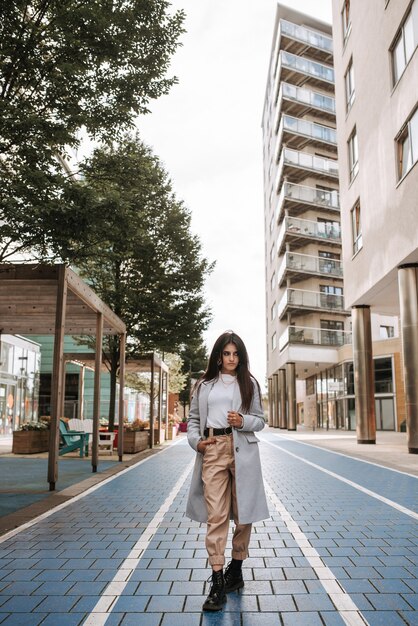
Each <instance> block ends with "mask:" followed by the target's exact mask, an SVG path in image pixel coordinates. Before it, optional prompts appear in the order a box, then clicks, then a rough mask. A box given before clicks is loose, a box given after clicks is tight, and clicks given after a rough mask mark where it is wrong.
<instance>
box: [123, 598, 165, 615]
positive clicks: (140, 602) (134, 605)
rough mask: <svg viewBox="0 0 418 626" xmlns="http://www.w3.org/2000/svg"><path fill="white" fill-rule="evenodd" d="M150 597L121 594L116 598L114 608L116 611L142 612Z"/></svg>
mask: <svg viewBox="0 0 418 626" xmlns="http://www.w3.org/2000/svg"><path fill="white" fill-rule="evenodd" d="M149 599H150V598H149V596H121V597H120V598H118V599H117V600H116V602H115V605H114V607H113V610H114V611H115V612H116V613H141V612H143V611H144V610H145V607H146V606H147V604H148V602H149ZM160 610H161V609H160ZM112 612H113V611H112Z"/></svg>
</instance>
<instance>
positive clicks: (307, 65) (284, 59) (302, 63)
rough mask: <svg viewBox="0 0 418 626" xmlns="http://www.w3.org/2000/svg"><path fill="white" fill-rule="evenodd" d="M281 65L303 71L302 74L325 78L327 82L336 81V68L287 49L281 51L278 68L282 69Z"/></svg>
mask: <svg viewBox="0 0 418 626" xmlns="http://www.w3.org/2000/svg"><path fill="white" fill-rule="evenodd" d="M281 67H285V68H287V69H290V70H295V71H296V72H301V73H302V74H306V75H307V76H311V77H312V78H317V79H319V80H323V81H325V82H327V83H334V81H335V74H334V70H333V68H332V67H330V66H329V65H324V64H323V63H318V61H312V60H311V59H307V58H306V57H300V56H298V55H297V54H292V53H291V52H286V51H285V50H281V51H280V58H279V64H278V70H280V69H281ZM278 73H279V74H280V72H278Z"/></svg>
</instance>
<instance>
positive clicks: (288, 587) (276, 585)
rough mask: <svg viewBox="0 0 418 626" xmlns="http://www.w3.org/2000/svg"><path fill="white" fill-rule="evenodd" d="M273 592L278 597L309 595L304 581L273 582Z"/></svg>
mask: <svg viewBox="0 0 418 626" xmlns="http://www.w3.org/2000/svg"><path fill="white" fill-rule="evenodd" d="M272 586H273V592H274V593H275V594H277V595H280V594H284V595H288V594H297V593H308V591H307V588H306V587H305V585H304V584H303V581H302V580H279V581H275V580H273V581H272Z"/></svg>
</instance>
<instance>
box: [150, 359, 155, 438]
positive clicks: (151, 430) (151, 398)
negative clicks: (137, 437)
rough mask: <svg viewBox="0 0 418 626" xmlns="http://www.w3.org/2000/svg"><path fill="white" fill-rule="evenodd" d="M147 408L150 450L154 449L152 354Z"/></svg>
mask: <svg viewBox="0 0 418 626" xmlns="http://www.w3.org/2000/svg"><path fill="white" fill-rule="evenodd" d="M150 400H151V402H150V406H149V430H150V448H153V447H154V353H153V352H152V353H151V390H150Z"/></svg>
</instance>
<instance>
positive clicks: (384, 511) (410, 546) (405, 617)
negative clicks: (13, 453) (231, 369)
mask: <svg viewBox="0 0 418 626" xmlns="http://www.w3.org/2000/svg"><path fill="white" fill-rule="evenodd" d="M260 438H261V439H262V442H261V444H260V451H261V455H262V460H263V471H264V478H265V484H266V490H267V493H268V497H269V502H270V513H271V517H270V519H269V520H266V521H264V522H261V523H257V524H256V525H255V527H254V532H253V536H252V542H251V548H250V558H249V559H248V560H247V561H246V562H245V570H244V571H245V578H246V585H245V588H244V590H243V592H241V593H240V592H235V593H232V594H229V596H228V602H227V605H226V607H225V610H224V611H222V612H221V613H216V614H213V615H210V614H209V615H208V614H202V612H201V605H202V602H203V599H204V597H205V595H206V593H207V591H208V585H207V583H206V582H205V581H206V579H207V578H208V576H209V574H210V571H209V569H208V568H207V560H206V551H205V549H204V535H205V528H204V527H203V526H200V525H199V524H197V523H194V522H191V521H190V520H188V519H187V518H186V517H185V515H184V509H185V500H186V497H187V490H188V485H189V481H190V473H191V467H192V462H193V458H194V453H193V451H192V450H191V449H190V448H189V447H188V445H187V442H186V441H185V439H182V440H180V441H179V442H178V443H176V444H175V445H172V446H169V447H166V448H164V449H163V450H162V451H161V452H159V453H157V454H154V455H153V456H150V457H148V458H147V459H145V460H143V461H141V462H140V463H138V464H136V465H134V466H132V467H130V468H126V469H125V471H124V472H123V473H120V474H118V475H117V476H115V477H113V478H111V479H109V480H108V481H106V482H105V483H101V484H100V485H96V486H95V487H93V488H91V489H90V491H88V492H85V493H84V494H80V495H79V496H77V497H76V498H74V499H73V500H72V501H70V502H66V503H64V504H63V505H62V507H61V508H60V509H59V510H55V512H49V513H47V514H45V515H44V516H43V517H42V518H39V519H38V520H37V521H34V522H33V523H31V524H30V525H29V526H27V527H26V528H24V529H23V530H20V531H19V530H17V531H14V532H13V533H11V534H9V535H6V536H5V537H3V538H2V539H0V572H1V573H0V623H1V624H2V626H3V625H4V624H7V625H13V626H20V625H24V626H32V625H33V626H35V625H38V624H42V626H67V625H68V626H73V625H74V626H75V625H81V624H85V625H86V626H99V625H103V624H106V625H109V626H115V625H119V624H121V625H123V626H127V625H135V626H177V625H179V626H206V625H211V626H212V625H213V626H218V625H222V626H253V625H254V626H276V625H277V626H279V625H280V626H338V625H340V624H347V625H350V626H364V624H370V626H398V625H399V626H401V625H402V626H405V624H408V625H409V626H415V625H417V624H418V613H417V612H416V609H417V608H418V601H417V598H418V593H417V592H418V583H417V578H418V567H417V553H418V537H417V535H418V533H417V530H418V525H417V520H418V514H417V504H418V498H417V495H418V492H417V479H416V478H415V477H414V476H412V475H410V473H409V474H407V473H401V472H399V471H394V470H392V469H388V468H383V467H378V466H376V465H375V464H370V463H368V462H365V461H362V460H356V459H353V458H348V457H346V456H342V455H341V454H336V453H335V452H333V451H330V450H326V449H323V448H321V447H319V446H318V445H315V446H313V445H306V444H307V441H306V439H305V440H302V439H300V440H298V439H297V436H296V437H295V436H293V435H287V434H281V433H280V432H277V431H271V430H270V431H266V432H263V433H262V434H261V435H260ZM317 443H318V442H317Z"/></svg>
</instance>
